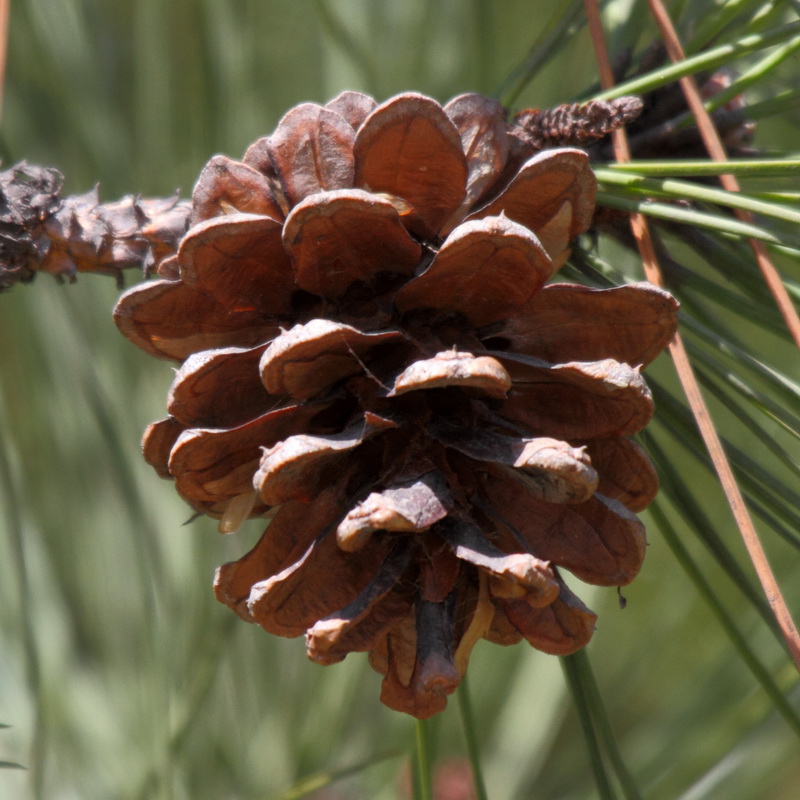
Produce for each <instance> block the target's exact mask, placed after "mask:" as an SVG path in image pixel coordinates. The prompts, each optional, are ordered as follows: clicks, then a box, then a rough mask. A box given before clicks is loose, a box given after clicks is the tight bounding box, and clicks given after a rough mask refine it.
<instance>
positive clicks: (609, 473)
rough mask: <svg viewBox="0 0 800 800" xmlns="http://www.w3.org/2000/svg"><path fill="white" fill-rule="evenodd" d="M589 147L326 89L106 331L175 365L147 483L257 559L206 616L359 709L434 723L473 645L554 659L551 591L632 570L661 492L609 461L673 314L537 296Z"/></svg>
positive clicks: (486, 120)
mask: <svg viewBox="0 0 800 800" xmlns="http://www.w3.org/2000/svg"><path fill="white" fill-rule="evenodd" d="M594 195H595V179H594V176H593V174H592V171H591V169H590V167H589V162H588V158H587V156H586V155H585V153H584V152H583V151H582V150H579V149H573V148H556V149H550V150H542V151H536V149H535V148H534V147H533V146H532V145H531V144H530V142H529V141H528V140H526V139H525V137H520V136H518V135H516V134H515V130H514V127H513V125H509V124H508V123H507V122H506V121H505V115H504V111H503V109H502V108H501V106H500V105H499V104H498V103H497V102H495V101H494V100H490V99H488V98H486V97H483V96H481V95H476V94H467V95H462V96H460V97H456V98H455V99H453V100H451V101H450V102H449V103H447V104H446V105H444V106H441V105H439V104H438V103H437V102H435V101H434V100H432V99H430V98H428V97H424V96H422V95H419V94H412V93H409V94H402V95H398V96H396V97H393V98H391V99H390V100H388V101H387V102H385V103H383V104H381V105H378V104H377V103H376V102H375V101H374V100H373V99H372V98H370V97H367V96H366V95H363V94H359V93H355V92H346V93H344V94H342V95H340V96H338V97H337V98H335V99H334V100H332V101H331V102H329V103H328V104H327V105H325V106H320V105H316V104H311V103H306V104H303V105H300V106H297V107H296V108H294V109H292V110H291V111H289V113H287V114H286V116H284V118H283V119H282V120H281V121H280V123H279V124H278V126H277V128H276V130H275V132H274V133H273V134H272V135H271V136H269V137H266V138H263V139H261V140H259V141H257V142H256V143H255V144H253V145H252V146H251V147H250V148H249V150H248V151H247V153H246V154H245V156H244V158H243V159H242V160H241V161H234V160H231V159H229V158H226V157H223V156H216V157H214V158H213V159H212V160H211V161H210V162H209V163H208V165H207V166H206V167H205V169H204V170H203V172H202V174H201V176H200V178H199V180H198V182H197V185H196V187H195V189H194V193H193V198H192V201H193V203H192V212H191V218H190V225H189V228H188V231H187V232H186V234H185V236H184V237H183V238H182V240H181V242H180V246H179V249H178V251H177V254H176V255H174V256H172V257H170V258H168V259H166V260H164V261H162V262H161V264H160V265H159V267H158V273H159V277H158V278H157V279H156V280H152V281H149V282H146V283H144V284H142V285H140V286H137V287H135V288H133V289H131V290H129V291H127V292H126V293H125V294H124V295H123V296H122V298H121V299H120V301H119V304H118V305H117V307H116V310H115V319H116V322H117V325H118V326H119V328H120V330H121V331H122V332H123V334H124V335H125V336H127V337H128V338H129V339H130V340H131V341H132V342H134V343H135V344H136V345H138V346H139V347H141V348H142V349H144V350H145V351H147V352H148V353H150V354H152V355H154V356H156V357H159V358H164V359H169V360H174V361H178V362H180V364H181V366H180V368H179V370H178V371H177V374H176V376H175V380H174V382H173V384H172V387H171V389H170V392H169V397H168V401H167V410H168V414H169V415H168V416H167V417H166V418H165V419H163V420H160V421H158V422H155V423H153V424H152V425H150V426H149V428H148V429H147V431H146V433H145V436H144V454H145V458H146V459H147V461H148V462H149V463H150V464H152V466H153V467H154V468H155V469H156V470H157V472H158V473H159V474H160V475H161V476H163V477H165V478H170V479H172V480H174V481H175V484H176V488H177V490H178V492H179V493H180V495H181V496H182V497H183V498H184V499H185V500H186V501H187V502H188V503H189V504H190V505H191V506H192V507H193V508H194V509H196V510H197V511H199V512H202V513H205V514H208V515H210V516H212V517H215V518H218V519H219V520H220V530H222V531H223V532H233V531H235V530H236V529H237V528H238V527H239V525H240V524H241V523H242V522H243V521H244V520H245V519H247V518H252V517H255V518H265V519H268V524H267V526H266V530H265V531H264V534H263V536H262V537H261V539H260V540H259V541H258V543H257V544H256V545H255V547H253V549H252V550H250V552H248V553H246V554H245V555H243V556H242V558H240V559H239V560H238V561H235V562H232V563H229V564H225V565H223V566H222V567H220V568H219V569H218V570H217V575H216V580H215V591H216V594H217V597H218V598H219V599H220V600H221V601H222V602H223V603H225V604H226V605H228V606H229V607H230V608H231V609H233V610H234V611H235V612H236V613H237V614H238V615H239V616H240V617H242V618H243V619H244V620H247V621H248V622H254V623H257V624H259V625H261V626H262V627H263V628H264V629H265V630H267V631H269V632H270V633H273V634H277V635H280V636H290V637H291V636H300V635H301V634H304V635H305V639H306V646H307V651H308V655H309V657H310V658H311V659H312V660H314V661H316V662H318V663H320V664H332V663H335V662H338V661H341V660H342V659H344V658H345V656H347V654H348V653H351V652H356V651H357V652H367V653H368V655H369V661H370V664H371V665H372V666H373V667H374V669H375V670H377V671H378V672H379V673H380V674H381V675H382V676H383V682H382V689H381V700H382V701H383V702H384V703H385V704H387V705H388V706H390V707H391V708H394V709H397V710H400V711H404V712H406V713H409V714H412V715H414V716H416V717H429V716H431V715H433V714H435V713H437V712H439V711H441V710H442V709H443V708H444V707H445V704H446V698H447V695H448V694H449V693H451V692H452V691H453V690H454V689H455V688H456V687H457V686H458V684H459V681H460V680H461V678H462V676H463V675H464V673H465V671H466V668H467V662H468V659H469V655H470V651H471V650H472V648H473V646H474V645H475V644H476V642H477V641H479V640H480V639H488V640H489V641H491V642H495V643H498V644H513V643H515V642H518V641H520V640H522V639H525V640H527V641H528V642H529V643H530V644H531V645H533V646H534V647H536V648H538V649H539V650H542V651H544V652H547V653H554V654H559V655H563V654H567V653H571V652H573V651H575V650H577V649H579V648H581V647H583V646H584V645H585V644H586V643H587V642H588V641H589V639H590V637H591V635H592V632H593V630H594V625H595V615H594V614H593V613H592V612H591V611H590V610H589V609H588V608H586V607H585V606H584V605H583V603H582V602H581V601H580V600H579V599H578V597H576V596H575V595H574V594H573V593H572V591H570V589H569V588H567V585H566V583H565V582H564V580H563V578H562V574H561V573H562V571H564V570H566V571H569V572H571V573H572V574H573V575H575V576H576V577H577V578H579V579H580V580H582V581H585V582H586V583H590V584H597V585H601V586H621V585H625V584H627V583H629V582H630V581H631V580H633V578H634V577H635V576H636V574H637V573H638V571H639V569H640V567H641V564H642V560H643V557H644V553H645V544H646V542H645V532H644V528H643V526H642V524H641V522H640V521H639V520H638V518H637V517H636V512H638V511H641V510H642V509H643V508H644V507H645V506H646V505H647V504H648V503H649V502H650V500H651V499H652V498H653V496H654V495H655V493H656V491H657V479H656V475H655V473H654V470H653V467H652V466H651V464H650V463H649V461H648V459H647V457H646V456H645V454H644V453H643V452H642V450H641V448H640V447H638V446H637V445H636V444H635V443H634V442H632V441H631V440H630V438H629V437H630V436H632V435H633V434H635V433H637V432H638V431H640V430H641V429H642V428H643V427H644V426H645V425H646V424H647V423H648V421H649V420H650V417H651V415H652V413H653V403H652V398H651V395H650V392H649V390H648V388H647V386H646V384H645V382H644V380H643V378H642V376H641V374H640V370H641V367H643V366H645V365H646V364H648V363H649V362H650V361H651V360H652V359H653V358H654V357H655V356H656V355H658V353H659V352H660V351H661V350H662V349H663V348H664V347H665V346H666V344H667V343H668V342H669V340H670V339H671V337H672V335H673V333H674V330H675V325H676V316H677V303H676V302H675V300H674V299H673V298H672V297H671V296H670V295H669V294H667V293H666V292H664V291H662V290H660V289H658V288H656V287H654V286H651V285H649V284H646V283H637V284H632V285H627V286H621V287H618V288H613V289H603V290H601V289H592V288H587V287H584V286H580V285H575V284H570V283H551V282H550V279H551V278H552V276H553V274H554V273H555V272H556V270H557V269H558V268H559V266H561V265H562V264H563V262H564V261H565V260H566V258H567V256H568V253H569V251H568V247H569V243H570V241H571V240H572V239H573V238H574V237H575V236H577V235H578V234H580V233H582V232H583V231H585V230H586V229H587V228H588V226H589V224H590V222H591V218H592V214H593V210H594Z"/></svg>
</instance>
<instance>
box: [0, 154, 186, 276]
mask: <svg viewBox="0 0 800 800" xmlns="http://www.w3.org/2000/svg"><path fill="white" fill-rule="evenodd" d="M63 181H64V179H63V176H62V175H61V173H60V172H58V170H55V169H52V168H49V167H38V166H35V165H29V164H26V163H25V162H22V163H20V164H17V165H15V166H13V167H11V168H10V169H8V170H6V171H5V172H1V173H0V291H3V290H6V289H10V288H11V287H12V286H13V285H14V284H16V283H19V282H22V283H26V282H29V281H31V280H33V279H34V277H36V273H37V272H49V273H50V274H52V275H55V276H56V277H57V278H59V279H64V278H67V279H68V280H70V281H74V280H75V276H76V274H77V273H78V272H96V273H100V274H103V275H113V276H115V277H116V278H117V281H118V282H121V281H122V270H125V269H130V268H133V267H139V268H141V269H143V270H144V271H145V272H149V271H150V270H152V269H153V268H154V267H155V266H156V265H157V264H158V263H159V262H160V261H162V260H163V259H164V258H166V257H167V256H169V255H171V254H172V253H174V252H175V250H176V249H177V246H178V242H179V241H180V238H181V237H182V236H183V234H184V233H185V231H186V228H187V223H188V219H189V213H190V211H191V203H189V202H187V201H181V200H179V199H178V197H177V195H175V196H173V197H168V198H155V199H142V198H140V197H136V196H133V195H128V196H126V197H123V198H122V199H121V200H118V201H116V202H114V203H100V201H99V197H98V193H97V187H95V188H94V189H92V190H91V191H89V192H86V193H85V194H80V195H73V196H69V197H63V196H62V193H61V190H62V186H63Z"/></svg>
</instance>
